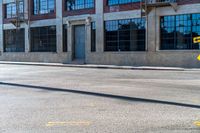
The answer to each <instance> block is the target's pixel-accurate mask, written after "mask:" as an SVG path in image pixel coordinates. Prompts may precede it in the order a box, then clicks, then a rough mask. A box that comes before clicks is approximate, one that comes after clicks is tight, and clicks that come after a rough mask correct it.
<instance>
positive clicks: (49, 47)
mask: <svg viewBox="0 0 200 133" xmlns="http://www.w3.org/2000/svg"><path fill="white" fill-rule="evenodd" d="M51 28H52V29H51ZM30 33H31V50H30V51H31V52H57V35H56V34H57V33H56V26H55V25H52V26H44V27H31V28H30Z"/></svg>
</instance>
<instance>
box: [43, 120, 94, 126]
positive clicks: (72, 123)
mask: <svg viewBox="0 0 200 133" xmlns="http://www.w3.org/2000/svg"><path fill="white" fill-rule="evenodd" d="M90 125H91V122H90V121H68V122H61V121H56V122H48V123H47V124H46V126H47V127H53V126H90Z"/></svg>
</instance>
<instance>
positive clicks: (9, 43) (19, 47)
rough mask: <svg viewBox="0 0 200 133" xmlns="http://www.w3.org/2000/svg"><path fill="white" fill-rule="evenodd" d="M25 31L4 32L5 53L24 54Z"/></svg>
mask: <svg viewBox="0 0 200 133" xmlns="http://www.w3.org/2000/svg"><path fill="white" fill-rule="evenodd" d="M24 36H25V33H24V29H19V30H15V29H13V30H4V52H24V50H25V41H24V39H25V38H24Z"/></svg>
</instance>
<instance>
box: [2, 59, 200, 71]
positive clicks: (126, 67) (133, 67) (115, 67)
mask: <svg viewBox="0 0 200 133" xmlns="http://www.w3.org/2000/svg"><path fill="white" fill-rule="evenodd" d="M0 64H9V65H35V66H52V67H77V68H96V69H125V70H166V71H184V70H199V69H184V68H179V67H151V66H117V65H95V64H83V65H79V64H62V63H39V62H10V61H0Z"/></svg>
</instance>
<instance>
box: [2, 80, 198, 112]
mask: <svg viewBox="0 0 200 133" xmlns="http://www.w3.org/2000/svg"><path fill="white" fill-rule="evenodd" d="M0 85H7V86H15V87H23V88H32V89H38V90H48V91H58V92H68V93H76V94H82V95H90V96H98V97H104V98H113V99H119V100H126V101H132V102H144V103H154V104H165V105H174V106H181V107H189V108H197V109H200V105H193V104H185V103H177V102H169V101H160V100H154V99H145V98H137V97H128V96H120V95H113V94H105V93H98V92H89V91H81V90H72V89H62V88H53V87H43V86H33V85H24V84H17V83H6V82H0Z"/></svg>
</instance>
